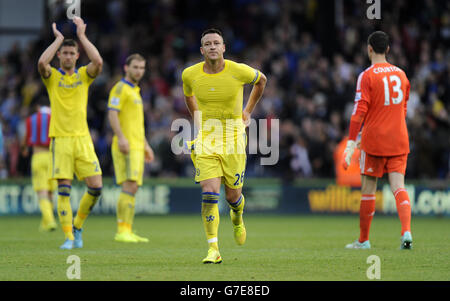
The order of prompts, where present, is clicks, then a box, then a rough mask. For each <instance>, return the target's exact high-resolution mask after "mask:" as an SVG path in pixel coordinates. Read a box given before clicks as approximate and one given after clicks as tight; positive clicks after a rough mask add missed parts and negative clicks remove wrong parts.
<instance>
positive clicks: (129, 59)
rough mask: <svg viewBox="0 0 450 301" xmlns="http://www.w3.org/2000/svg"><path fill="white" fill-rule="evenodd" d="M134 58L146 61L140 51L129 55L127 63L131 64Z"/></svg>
mask: <svg viewBox="0 0 450 301" xmlns="http://www.w3.org/2000/svg"><path fill="white" fill-rule="evenodd" d="M133 60H138V61H144V62H145V58H144V57H143V56H142V55H140V54H139V53H133V54H132V55H129V56H128V57H127V58H126V60H125V65H127V66H130V64H131V62H132V61H133Z"/></svg>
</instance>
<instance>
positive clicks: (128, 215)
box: [117, 191, 135, 233]
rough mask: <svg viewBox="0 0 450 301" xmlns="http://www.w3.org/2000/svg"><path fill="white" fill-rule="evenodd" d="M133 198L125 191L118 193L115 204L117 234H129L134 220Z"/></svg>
mask: <svg viewBox="0 0 450 301" xmlns="http://www.w3.org/2000/svg"><path fill="white" fill-rule="evenodd" d="M134 205H135V196H134V195H133V194H131V193H128V192H126V191H122V192H120V195H119V201H118V203H117V232H118V233H122V232H131V228H132V225H133V220H134Z"/></svg>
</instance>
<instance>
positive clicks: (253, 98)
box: [242, 73, 267, 126]
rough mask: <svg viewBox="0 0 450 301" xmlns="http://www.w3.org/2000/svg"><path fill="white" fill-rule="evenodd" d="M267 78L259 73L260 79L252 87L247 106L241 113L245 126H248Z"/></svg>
mask: <svg viewBox="0 0 450 301" xmlns="http://www.w3.org/2000/svg"><path fill="white" fill-rule="evenodd" d="M266 83H267V77H266V76H265V75H264V74H263V73H261V77H260V79H259V81H258V82H257V83H256V84H255V85H254V86H253V88H252V92H251V93H250V97H249V98H248V102H247V105H246V106H245V108H244V111H243V112H242V120H243V121H244V124H245V126H248V125H249V124H250V120H251V114H252V112H253V110H254V109H255V106H256V104H257V103H258V101H259V100H260V99H261V96H262V94H263V92H264V89H265V87H266Z"/></svg>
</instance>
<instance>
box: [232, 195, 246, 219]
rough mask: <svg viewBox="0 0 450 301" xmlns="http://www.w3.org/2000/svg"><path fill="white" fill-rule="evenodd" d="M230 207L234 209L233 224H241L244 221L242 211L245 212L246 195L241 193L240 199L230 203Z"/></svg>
mask: <svg viewBox="0 0 450 301" xmlns="http://www.w3.org/2000/svg"><path fill="white" fill-rule="evenodd" d="M228 205H229V206H230V209H231V210H233V213H234V214H232V215H231V222H232V223H233V225H239V224H241V223H242V213H243V212H244V205H245V198H244V195H243V194H241V196H240V197H239V199H238V200H237V201H236V202H235V203H228Z"/></svg>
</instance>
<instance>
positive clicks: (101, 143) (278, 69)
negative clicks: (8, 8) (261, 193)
mask: <svg viewBox="0 0 450 301" xmlns="http://www.w3.org/2000/svg"><path fill="white" fill-rule="evenodd" d="M365 2H366V1H359V0H345V1H343V0H336V1H318V0H297V1H288V0H260V1H259V0H258V1H257V0H229V1H217V0H208V1H205V0H189V1H184V0H161V1H146V0H133V1H122V0H112V1H93V0H83V1H82V6H81V17H82V18H83V19H84V20H85V22H86V23H87V34H88V36H89V39H90V40H91V41H92V42H93V43H94V44H95V45H96V46H97V48H98V49H99V51H100V53H101V55H102V57H103V59H104V68H103V72H102V74H101V75H100V76H99V77H98V78H97V79H96V80H95V81H94V83H93V85H92V86H91V88H90V95H89V107H88V123H89V127H90V129H91V135H92V138H93V140H94V144H95V147H96V151H97V154H98V157H99V160H100V163H101V166H102V169H103V173H104V175H106V176H112V175H113V168H112V164H111V154H110V145H111V139H112V131H111V129H110V127H109V124H108V122H107V118H106V107H107V99H108V94H109V91H110V89H111V87H112V86H113V85H114V83H115V82H116V81H118V80H120V78H121V77H122V76H123V70H122V69H123V68H122V66H123V64H124V62H125V58H126V57H127V56H128V55H129V54H131V53H134V52H138V53H141V54H143V55H144V56H145V57H146V59H147V67H148V68H147V72H146V75H145V77H144V79H143V80H142V82H141V83H140V86H141V92H142V98H143V101H144V109H145V117H146V128H147V133H148V137H149V141H150V144H151V145H152V147H153V148H154V150H155V155H156V160H155V162H154V163H152V164H151V165H150V166H147V169H146V175H147V176H161V177H163V176H164V177H177V176H192V175H193V168H192V164H191V162H190V158H189V156H188V155H180V156H176V155H174V154H173V153H172V152H171V139H172V137H173V136H174V135H175V134H176V133H175V132H172V131H171V130H170V126H171V123H172V121H173V120H174V119H177V118H188V119H189V120H190V116H189V113H188V111H187V109H186V106H185V104H184V99H183V91H182V83H181V72H182V70H183V69H184V68H186V67H188V66H189V65H192V64H194V63H197V62H199V61H201V60H202V57H201V55H200V52H199V47H200V34H201V32H202V31H203V30H204V29H206V28H209V27H215V28H219V29H221V30H222V32H223V33H224V38H225V43H226V47H227V51H226V53H225V57H226V58H228V59H232V60H236V61H239V62H245V63H247V64H248V65H251V66H253V67H255V68H259V69H260V70H261V71H262V72H264V73H265V74H266V75H267V77H268V84H267V87H266V91H265V93H264V96H263V98H262V99H261V101H260V103H259V104H258V106H257V107H256V110H255V112H254V114H253V115H252V117H253V118H255V119H259V118H267V119H271V118H278V119H279V120H280V159H279V162H278V164H277V165H276V166H261V165H260V160H259V157H260V156H259V155H249V156H248V166H247V174H246V175H247V176H248V177H249V176H250V177H281V178H283V179H284V180H286V181H290V180H293V179H295V178H302V177H323V178H333V177H335V166H334V159H333V153H334V152H335V150H336V147H337V145H338V144H339V143H340V142H341V141H342V139H344V137H345V135H346V126H347V124H348V121H349V118H350V114H351V111H352V108H353V99H354V91H355V87H356V79H357V76H358V74H359V73H360V72H361V71H363V70H364V69H366V68H367V67H369V65H370V62H369V60H368V58H367V54H366V39H367V36H368V35H369V34H370V33H371V32H372V31H374V30H383V31H385V32H387V33H388V34H389V36H390V38H391V51H390V54H389V55H388V60H389V62H390V63H392V64H395V65H397V66H399V67H400V68H402V69H403V70H405V72H406V74H407V75H408V77H409V79H410V82H411V93H410V100H409V105H408V115H407V122H408V128H409V134H410V145H411V154H410V156H409V160H408V169H407V174H406V177H407V178H418V179H420V178H441V179H442V178H450V172H449V167H450V160H449V157H450V117H449V110H450V74H449V72H450V47H449V46H450V1H445V0H443V1H428V0H427V1H413V2H411V1H383V2H382V7H381V18H382V19H381V20H369V19H367V18H366V9H367V7H368V4H366V3H365ZM46 3H47V5H46V10H45V17H44V19H45V20H46V22H45V24H44V27H43V28H42V32H41V34H40V36H39V38H38V39H37V40H35V41H33V42H30V43H28V44H27V45H22V46H20V45H19V44H18V43H16V44H14V45H13V46H12V47H10V49H8V50H7V51H6V52H4V53H1V54H0V122H1V124H0V126H1V127H0V128H1V131H2V134H3V143H1V141H2V139H0V177H6V176H7V177H20V176H28V175H29V164H28V163H27V160H29V159H28V158H22V157H21V155H20V152H19V141H20V138H21V136H22V135H23V122H24V120H25V118H26V117H27V116H28V114H30V113H31V112H30V103H32V101H33V100H34V99H37V98H39V97H42V96H46V91H45V88H44V85H43V84H42V82H41V80H40V78H39V76H38V73H37V67H36V64H37V60H38V58H39V56H40V54H41V53H42V51H43V50H44V49H45V48H46V47H47V46H48V45H49V44H50V43H51V42H52V41H53V39H54V37H53V35H52V31H51V23H52V22H53V21H55V22H56V23H57V25H58V27H59V28H60V29H61V30H62V32H63V34H64V35H65V36H66V37H68V38H69V37H75V32H74V27H73V25H71V22H69V21H68V20H67V17H66V10H65V4H64V3H65V1H58V0H51V1H50V0H49V1H47V2H46ZM81 53H82V54H81V56H80V60H79V65H83V64H86V63H87V62H88V59H87V57H86V55H85V54H84V53H83V50H81ZM53 66H57V62H56V60H55V61H54V62H53ZM249 91H250V88H249V87H248V88H246V89H245V98H244V99H245V100H246V99H247V97H248V94H249ZM2 158H3V160H2Z"/></svg>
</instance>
